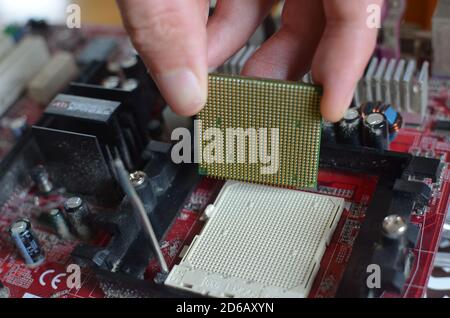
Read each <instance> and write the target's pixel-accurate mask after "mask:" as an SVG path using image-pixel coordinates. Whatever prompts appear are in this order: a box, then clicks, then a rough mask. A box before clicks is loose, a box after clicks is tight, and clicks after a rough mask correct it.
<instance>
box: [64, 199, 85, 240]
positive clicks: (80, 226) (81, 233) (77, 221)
mask: <svg viewBox="0 0 450 318" xmlns="http://www.w3.org/2000/svg"><path fill="white" fill-rule="evenodd" d="M64 211H65V212H66V217H67V220H68V221H69V223H70V225H71V227H72V231H73V232H74V234H76V236H78V237H79V238H80V239H82V240H88V239H89V238H90V237H91V230H90V228H89V226H88V218H89V215H90V211H89V208H88V206H87V204H86V202H84V201H83V199H81V198H80V197H71V198H69V199H67V200H66V202H65V203H64Z"/></svg>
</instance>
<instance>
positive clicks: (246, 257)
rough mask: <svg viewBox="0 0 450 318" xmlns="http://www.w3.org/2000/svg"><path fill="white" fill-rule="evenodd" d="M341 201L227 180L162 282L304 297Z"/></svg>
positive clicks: (205, 290)
mask: <svg viewBox="0 0 450 318" xmlns="http://www.w3.org/2000/svg"><path fill="white" fill-rule="evenodd" d="M344 203H345V201H344V199H342V198H336V197H331V196H326V195H319V194H314V193H308V192H303V191H300V190H292V189H282V188H275V187H270V186H265V185H259V184H251V183H243V182H238V181H228V182H227V183H226V184H225V185H224V187H223V188H222V190H221V192H220V194H219V196H218V197H217V199H216V201H215V202H214V204H213V205H210V206H208V208H207V209H206V215H207V216H208V217H209V220H208V221H207V223H206V225H205V227H204V228H203V231H202V232H201V233H200V234H199V235H198V236H197V237H196V238H195V239H194V241H193V243H192V244H191V245H190V247H189V249H188V251H187V252H186V254H185V255H184V256H183V259H182V260H181V262H180V263H179V265H175V266H174V268H173V269H172V271H171V272H170V274H169V276H168V278H167V279H166V281H165V284H167V285H170V286H173V287H176V288H181V289H185V290H190V291H192V292H194V293H198V294H202V295H209V296H212V297H239V298H240V297H242V298H259V297H298V298H303V297H307V296H308V293H309V291H310V288H311V286H312V284H313V282H314V278H315V276H316V274H317V272H318V270H319V267H320V262H321V259H322V257H323V254H324V252H325V249H326V246H327V245H328V244H329V242H330V240H331V237H332V235H333V233H334V230H335V228H336V226H337V224H338V222H339V219H340V216H341V214H342V211H343V208H344Z"/></svg>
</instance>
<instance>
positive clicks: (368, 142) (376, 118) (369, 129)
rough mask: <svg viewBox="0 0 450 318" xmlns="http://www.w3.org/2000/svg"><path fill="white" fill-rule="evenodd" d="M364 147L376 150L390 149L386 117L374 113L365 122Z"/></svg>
mask: <svg viewBox="0 0 450 318" xmlns="http://www.w3.org/2000/svg"><path fill="white" fill-rule="evenodd" d="M363 137H364V138H363V139H364V146H367V147H371V148H376V149H380V150H383V149H389V127H388V123H387V120H386V117H385V116H384V115H383V114H381V113H372V114H370V115H368V116H367V117H366V119H365V120H364V131H363Z"/></svg>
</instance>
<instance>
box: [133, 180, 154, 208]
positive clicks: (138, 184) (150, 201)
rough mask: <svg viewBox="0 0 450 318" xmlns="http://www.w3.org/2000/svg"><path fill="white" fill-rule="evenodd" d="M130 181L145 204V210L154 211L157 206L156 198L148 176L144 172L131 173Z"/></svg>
mask: <svg viewBox="0 0 450 318" xmlns="http://www.w3.org/2000/svg"><path fill="white" fill-rule="evenodd" d="M130 181H131V184H132V185H133V187H134V189H135V190H136V193H137V194H138V196H139V198H140V199H141V201H142V203H143V204H144V207H145V210H146V211H151V210H153V208H154V207H155V205H156V197H155V193H154V191H153V188H152V185H151V184H150V180H149V178H148V176H147V174H146V173H145V172H143V171H135V172H133V173H130Z"/></svg>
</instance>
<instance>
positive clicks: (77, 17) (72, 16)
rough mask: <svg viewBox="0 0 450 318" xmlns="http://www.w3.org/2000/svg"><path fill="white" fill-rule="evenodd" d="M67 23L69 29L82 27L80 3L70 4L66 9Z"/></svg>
mask: <svg viewBox="0 0 450 318" xmlns="http://www.w3.org/2000/svg"><path fill="white" fill-rule="evenodd" d="M66 13H67V18H66V25H67V27H68V28H69V29H80V28H81V7H80V6H79V5H78V4H70V5H68V6H67V9H66Z"/></svg>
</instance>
